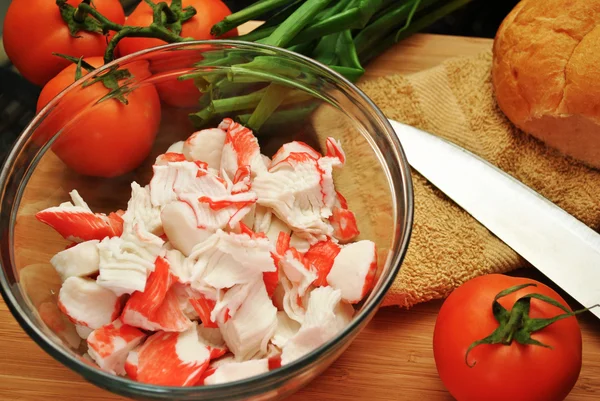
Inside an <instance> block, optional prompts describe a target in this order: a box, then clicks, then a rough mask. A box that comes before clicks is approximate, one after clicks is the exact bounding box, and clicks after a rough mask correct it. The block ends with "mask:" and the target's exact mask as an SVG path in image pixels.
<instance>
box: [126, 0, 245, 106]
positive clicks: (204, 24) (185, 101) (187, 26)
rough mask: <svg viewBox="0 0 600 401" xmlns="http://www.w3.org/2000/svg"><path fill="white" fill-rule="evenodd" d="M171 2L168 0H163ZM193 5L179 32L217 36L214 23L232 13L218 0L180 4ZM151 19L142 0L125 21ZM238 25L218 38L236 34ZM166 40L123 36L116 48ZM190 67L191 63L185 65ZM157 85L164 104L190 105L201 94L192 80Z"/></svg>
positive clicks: (199, 36)
mask: <svg viewBox="0 0 600 401" xmlns="http://www.w3.org/2000/svg"><path fill="white" fill-rule="evenodd" d="M166 3H167V4H169V5H170V4H171V1H170V0H166ZM188 6H192V7H194V8H195V9H196V15H194V16H193V17H192V18H190V19H189V20H187V21H185V22H183V24H182V26H181V33H180V36H181V37H184V38H188V37H191V38H194V39H196V40H209V39H217V37H215V36H213V35H211V34H210V29H211V28H212V26H213V25H214V24H216V23H217V22H219V21H221V20H222V19H223V18H225V17H226V16H228V15H230V14H231V11H230V10H229V8H228V7H227V5H225V3H223V2H222V1H221V0H183V1H182V7H183V9H185V8H186V7H188ZM151 23H152V9H151V8H150V6H149V5H148V4H146V3H145V2H143V1H142V2H141V3H140V4H139V5H138V6H137V7H136V9H135V10H134V11H133V12H132V13H131V15H130V16H129V17H127V20H126V22H125V24H126V25H131V26H148V25H150V24H151ZM237 34H238V32H237V29H232V30H231V31H229V32H227V33H225V34H224V35H222V36H220V37H219V39H224V38H229V37H234V36H237ZM165 43H166V42H164V41H162V40H160V39H154V38H124V39H122V40H121V41H120V42H119V45H118V49H119V54H120V55H121V56H125V55H127V54H131V53H135V52H138V51H140V50H144V49H148V48H151V47H156V46H161V45H164V44H165ZM186 67H191V65H189V66H186ZM152 72H154V73H160V72H165V70H162V69H161V70H154V69H153V70H152ZM156 88H157V89H158V93H159V95H160V98H161V100H162V101H163V102H165V103H166V104H169V105H171V106H177V107H193V106H196V105H197V104H198V98H199V97H200V94H199V92H198V89H197V88H196V87H195V86H194V81H193V80H185V81H178V80H176V79H169V80H167V81H163V82H157V84H156Z"/></svg>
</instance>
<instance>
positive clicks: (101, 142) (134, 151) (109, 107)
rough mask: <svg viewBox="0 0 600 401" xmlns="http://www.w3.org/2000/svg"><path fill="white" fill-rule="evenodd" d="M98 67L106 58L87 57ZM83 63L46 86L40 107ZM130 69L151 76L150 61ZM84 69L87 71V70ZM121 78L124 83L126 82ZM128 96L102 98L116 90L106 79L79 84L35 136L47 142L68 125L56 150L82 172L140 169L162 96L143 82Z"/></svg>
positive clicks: (104, 174) (116, 172) (155, 126)
mask: <svg viewBox="0 0 600 401" xmlns="http://www.w3.org/2000/svg"><path fill="white" fill-rule="evenodd" d="M85 61H86V62H88V63H89V64H91V65H92V66H93V67H96V68H98V67H100V66H102V65H103V58H102V57H91V58H87V59H85ZM76 68H77V66H76V65H75V64H72V65H70V66H69V67H67V68H65V69H64V70H63V71H61V72H60V73H59V74H58V75H57V76H56V77H54V78H53V79H51V80H50V81H49V82H48V83H47V84H46V86H44V88H43V89H42V92H41V93H40V96H39V98H38V103H37V112H40V110H41V109H42V108H43V107H44V106H45V105H46V104H48V102H50V101H51V100H52V99H53V98H54V97H55V96H57V95H58V94H59V93H60V92H61V91H62V90H63V89H64V88H66V87H67V86H69V85H70V84H72V83H73V82H74V80H75V72H76ZM126 69H127V70H128V71H129V72H130V73H131V75H133V76H134V77H136V81H140V80H142V79H143V78H146V77H148V76H149V75H150V71H149V69H148V62H147V61H143V60H142V61H136V62H133V63H130V64H127V67H126ZM82 74H83V75H85V74H86V71H85V70H84V69H82ZM125 84H126V82H125V81H119V85H120V86H123V85H125ZM132 89H133V90H131V91H129V92H128V93H126V94H125V95H124V97H125V99H126V101H127V104H124V103H123V102H121V101H119V100H118V99H116V98H109V99H106V100H103V101H101V102H98V99H101V98H103V97H104V96H106V95H107V94H109V93H110V92H111V91H110V90H109V89H108V88H107V87H106V86H105V85H104V84H103V83H102V82H95V83H94V84H92V85H89V86H87V87H77V88H74V90H73V91H70V92H69V93H68V95H67V96H65V97H64V98H62V99H61V100H60V103H59V105H58V107H56V108H55V109H54V110H53V111H52V113H51V114H50V115H49V116H48V118H47V119H45V120H44V121H43V122H42V124H41V125H40V127H39V128H38V130H37V132H39V134H37V135H36V138H34V140H36V141H38V143H41V142H44V141H47V140H48V139H49V136H51V135H54V134H55V133H56V132H58V131H59V130H62V133H61V134H60V136H59V137H58V138H57V139H56V141H55V142H54V143H53V145H52V150H53V151H54V152H55V153H56V155H57V156H58V157H59V158H60V159H61V160H62V161H63V162H64V163H65V164H66V165H67V166H69V167H70V168H72V169H73V170H75V171H76V172H78V173H79V174H84V175H90V176H97V177H115V176H118V175H121V174H124V173H127V172H129V171H131V170H133V169H134V168H136V167H137V166H138V165H139V164H140V163H141V162H142V161H143V160H144V159H145V158H146V156H148V154H149V153H150V150H151V148H152V144H153V143H154V138H155V137H156V133H157V131H158V128H159V123H160V116H161V108H160V100H159V98H158V94H157V92H156V88H155V87H154V86H153V85H148V84H146V85H142V86H139V87H136V88H132Z"/></svg>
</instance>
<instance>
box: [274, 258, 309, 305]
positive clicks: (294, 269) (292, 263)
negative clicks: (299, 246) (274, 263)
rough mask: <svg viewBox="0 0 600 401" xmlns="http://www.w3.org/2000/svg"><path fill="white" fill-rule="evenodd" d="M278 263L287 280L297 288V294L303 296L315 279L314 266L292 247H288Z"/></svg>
mask: <svg viewBox="0 0 600 401" xmlns="http://www.w3.org/2000/svg"><path fill="white" fill-rule="evenodd" d="M279 263H280V265H281V270H282V271H283V273H284V274H285V275H286V277H287V278H288V280H290V282H291V283H292V284H293V285H294V286H295V287H297V288H298V295H299V296H300V297H303V296H304V295H305V294H306V292H307V291H308V288H309V287H310V285H311V284H312V283H313V281H315V280H316V279H317V272H316V270H315V269H314V267H312V266H311V265H309V264H308V263H307V262H306V260H305V259H304V257H303V256H302V255H301V254H300V253H299V252H298V251H297V250H296V249H294V248H290V249H288V250H287V251H286V252H285V253H284V255H283V257H282V258H281V260H280V262H279Z"/></svg>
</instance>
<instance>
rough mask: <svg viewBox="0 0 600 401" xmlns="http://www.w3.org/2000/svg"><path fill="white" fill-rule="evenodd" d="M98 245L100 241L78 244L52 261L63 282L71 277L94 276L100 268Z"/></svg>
mask: <svg viewBox="0 0 600 401" xmlns="http://www.w3.org/2000/svg"><path fill="white" fill-rule="evenodd" d="M98 243H99V241H98V240H90V241H85V242H81V243H78V244H76V245H75V246H72V247H70V248H67V249H65V250H64V251H60V252H58V253H57V254H56V255H54V256H53V257H52V259H50V263H51V264H52V266H53V267H54V269H55V270H56V272H57V273H58V274H59V275H60V278H61V279H62V280H63V281H65V280H66V279H67V278H69V277H71V276H77V277H85V276H90V275H93V274H95V273H97V272H98V269H99V268H100V255H99V253H98Z"/></svg>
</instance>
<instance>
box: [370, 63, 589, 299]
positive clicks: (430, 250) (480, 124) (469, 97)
mask: <svg viewBox="0 0 600 401" xmlns="http://www.w3.org/2000/svg"><path fill="white" fill-rule="evenodd" d="M491 59H492V58H491V52H486V53H483V54H481V55H479V56H477V57H470V58H459V59H453V60H449V61H447V62H445V63H444V64H442V65H440V66H438V67H435V68H432V69H430V70H427V71H424V72H420V73H416V74H413V75H408V76H401V75H396V76H390V77H384V78H379V79H376V80H371V81H365V82H362V83H360V84H359V86H360V87H361V89H363V90H364V91H365V92H366V93H367V95H369V96H370V97H371V99H373V101H374V102H375V103H376V104H377V105H378V106H379V107H380V108H381V109H382V111H383V112H384V114H386V116H387V117H389V118H393V119H395V120H398V121H401V122H404V123H407V124H410V125H413V126H416V127H419V128H421V129H424V130H426V131H429V132H431V133H433V134H436V135H439V136H441V137H444V138H446V139H448V140H451V141H453V142H454V143H456V144H458V145H460V146H463V147H464V148H466V149H468V150H470V151H472V152H474V153H476V154H478V155H479V156H481V157H483V158H484V159H486V160H488V161H489V162H491V163H493V164H495V165H496V166H498V167H499V168H501V169H502V170H504V171H505V172H507V173H509V174H511V175H512V176H514V177H516V178H517V179H519V180H521V181H522V182H523V183H525V184H526V185H529V186H530V187H532V188H533V189H535V190H537V191H538V192H539V193H541V194H542V195H543V196H545V197H547V198H548V199H550V200H551V201H553V202H555V203H556V204H558V205H559V206H560V207H562V208H564V209H565V210H566V211H568V212H569V213H571V214H573V215H574V216H575V217H577V218H578V219H580V220H582V221H583V222H584V223H586V224H587V225H589V226H591V227H592V228H594V229H595V230H598V228H599V227H600V171H597V170H592V169H589V168H587V167H585V166H583V165H582V164H580V163H578V162H576V161H574V160H570V159H568V158H566V157H564V156H562V155H560V154H558V153H557V152H555V151H553V150H551V149H549V148H548V147H546V146H544V144H543V143H541V142H539V141H537V140H535V139H534V138H532V137H531V136H528V135H527V134H525V133H523V132H521V131H519V130H517V129H516V128H515V127H514V126H512V125H511V124H510V122H509V121H508V120H507V119H506V118H505V116H504V115H503V114H502V112H501V111H500V110H499V109H498V107H497V105H496V103H495V100H494V94H493V87H492V84H491V76H490V69H491ZM413 180H414V186H415V219H414V227H413V234H412V239H411V242H410V245H409V247H408V253H407V255H406V259H405V261H404V263H403V265H402V268H401V270H400V274H399V275H398V277H397V279H396V281H395V283H394V285H393V286H392V288H391V289H390V292H389V293H388V295H387V297H386V299H385V300H384V305H399V306H402V307H410V306H413V305H415V304H417V303H420V302H425V301H428V300H432V299H437V298H444V297H446V296H447V295H448V294H449V293H450V292H451V291H452V290H453V289H454V288H456V287H457V286H459V285H460V284H461V283H463V282H465V281H466V280H468V279H470V278H472V277H475V276H479V275H483V274H488V273H503V272H508V271H511V270H514V269H516V268H519V267H526V266H527V263H526V262H525V261H524V260H523V259H522V258H521V257H520V256H518V255H517V254H516V253H515V252H514V251H512V250H511V249H510V248H509V247H508V246H506V245H505V244H504V243H503V242H501V241H500V240H499V239H498V238H496V237H495V236H494V235H493V234H491V233H490V232H489V231H488V230H487V229H486V228H485V227H483V226H482V225H481V224H479V223H478V222H477V221H476V220H474V219H473V218H472V217H471V216H470V215H468V214H467V213H466V212H465V211H463V210H462V209H461V208H460V207H458V206H457V205H455V204H454V203H453V202H452V201H451V200H449V199H448V198H447V197H445V196H444V194H442V193H441V192H440V191H439V190H437V189H435V188H434V187H433V186H432V185H430V184H429V183H428V182H427V181H426V180H425V179H424V178H423V177H422V176H420V175H419V174H418V173H415V172H414V170H413ZM506 218H510V216H506ZM564 268H565V269H569V266H564Z"/></svg>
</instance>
